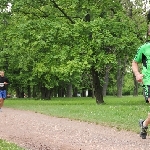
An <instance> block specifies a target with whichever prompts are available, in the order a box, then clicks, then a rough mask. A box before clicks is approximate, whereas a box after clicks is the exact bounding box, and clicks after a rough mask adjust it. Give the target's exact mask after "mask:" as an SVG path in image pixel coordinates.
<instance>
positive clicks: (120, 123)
mask: <svg viewBox="0 0 150 150" xmlns="http://www.w3.org/2000/svg"><path fill="white" fill-rule="evenodd" d="M104 101H105V104H101V105H97V104H96V101H95V99H92V98H52V100H49V101H48V100H33V99H7V100H5V103H4V106H5V107H8V108H15V109H20V110H30V111H33V112H37V113H41V114H46V115H50V116H56V117H60V118H61V117H62V118H70V119H75V120H81V121H86V122H93V123H95V124H101V125H105V126H109V127H116V128H117V129H118V130H128V131H133V132H136V133H139V126H138V121H139V119H140V118H143V119H145V118H146V117H147V114H148V112H149V110H150V104H146V103H145V100H144V97H143V96H138V97H132V96H126V97H122V98H117V97H105V98H104ZM2 147H3V150H9V149H11V150H13V149H14V150H21V148H18V147H15V145H14V144H11V143H7V142H5V141H2V140H1V141H0V149H2Z"/></svg>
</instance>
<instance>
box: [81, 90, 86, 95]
mask: <svg viewBox="0 0 150 150" xmlns="http://www.w3.org/2000/svg"><path fill="white" fill-rule="evenodd" d="M81 96H82V97H86V89H85V88H83V89H82V94H81Z"/></svg>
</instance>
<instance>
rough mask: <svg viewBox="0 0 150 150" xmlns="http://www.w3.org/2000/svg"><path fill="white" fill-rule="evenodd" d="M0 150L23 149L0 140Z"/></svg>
mask: <svg viewBox="0 0 150 150" xmlns="http://www.w3.org/2000/svg"><path fill="white" fill-rule="evenodd" d="M0 149H1V150H9V149H11V150H23V148H20V147H18V146H17V145H15V144H13V143H9V142H7V141H5V140H1V139H0Z"/></svg>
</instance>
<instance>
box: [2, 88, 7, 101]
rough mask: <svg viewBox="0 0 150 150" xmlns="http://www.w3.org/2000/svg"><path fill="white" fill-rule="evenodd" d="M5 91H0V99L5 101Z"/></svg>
mask: <svg viewBox="0 0 150 150" xmlns="http://www.w3.org/2000/svg"><path fill="white" fill-rule="evenodd" d="M6 97H7V95H6V90H0V98H3V99H6Z"/></svg>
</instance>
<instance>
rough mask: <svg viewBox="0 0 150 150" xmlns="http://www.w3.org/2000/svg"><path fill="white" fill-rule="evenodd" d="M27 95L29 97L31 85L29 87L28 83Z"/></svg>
mask: <svg viewBox="0 0 150 150" xmlns="http://www.w3.org/2000/svg"><path fill="white" fill-rule="evenodd" d="M27 96H28V97H29V98H31V87H30V85H28V87H27Z"/></svg>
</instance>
